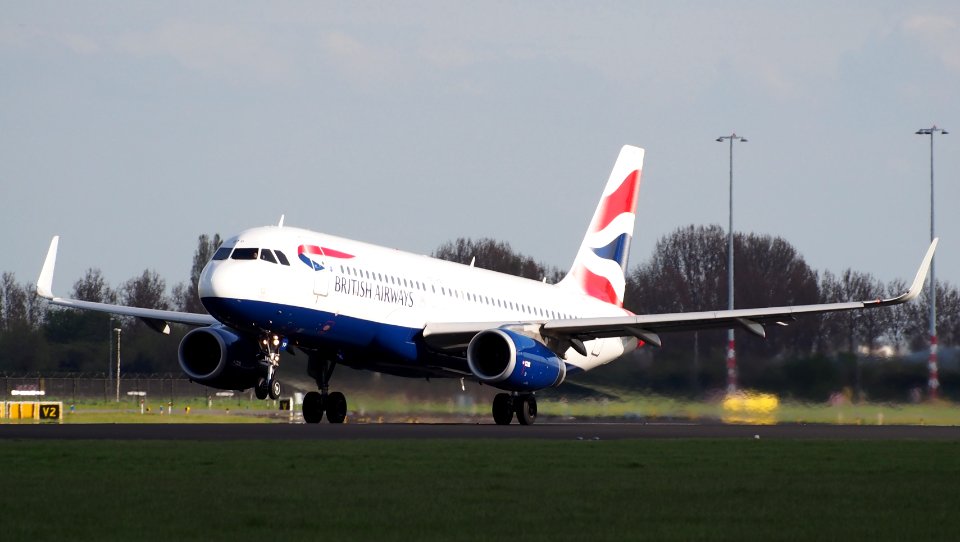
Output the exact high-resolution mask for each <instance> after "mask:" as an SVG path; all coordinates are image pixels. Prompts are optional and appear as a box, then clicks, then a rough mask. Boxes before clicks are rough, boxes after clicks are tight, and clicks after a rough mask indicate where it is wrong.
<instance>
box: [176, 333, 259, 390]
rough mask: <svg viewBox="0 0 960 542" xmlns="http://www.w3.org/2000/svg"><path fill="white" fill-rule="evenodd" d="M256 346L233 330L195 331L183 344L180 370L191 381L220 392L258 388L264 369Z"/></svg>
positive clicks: (188, 334)
mask: <svg viewBox="0 0 960 542" xmlns="http://www.w3.org/2000/svg"><path fill="white" fill-rule="evenodd" d="M259 355H260V349H259V347H258V346H257V343H255V342H252V341H250V340H247V339H244V338H243V337H240V336H239V335H237V334H236V333H234V332H233V331H232V330H231V329H230V328H226V327H222V326H211V327H202V328H198V329H194V330H193V331H191V332H189V333H187V334H186V336H184V337H183V340H182V341H180V353H179V357H180V368H181V369H183V372H184V373H186V375H187V376H188V377H190V380H192V381H194V382H198V383H200V384H204V385H206V386H210V387H211V388H218V389H221V390H245V389H247V388H251V387H253V386H256V385H257V381H258V380H259V379H260V378H261V376H262V374H261V373H262V370H261V369H260V364H259V362H258V361H257V358H258V357H259Z"/></svg>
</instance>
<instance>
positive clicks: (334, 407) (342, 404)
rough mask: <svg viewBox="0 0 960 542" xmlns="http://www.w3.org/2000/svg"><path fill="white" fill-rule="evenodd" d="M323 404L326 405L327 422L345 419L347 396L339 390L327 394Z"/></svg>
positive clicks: (340, 421)
mask: <svg viewBox="0 0 960 542" xmlns="http://www.w3.org/2000/svg"><path fill="white" fill-rule="evenodd" d="M324 406H325V407H326V411H327V421H328V422H330V423H343V420H345V419H347V398H346V397H344V396H343V394H342V393H340V392H339V391H335V392H333V393H331V394H330V395H328V396H327V400H326V404H325V405H324Z"/></svg>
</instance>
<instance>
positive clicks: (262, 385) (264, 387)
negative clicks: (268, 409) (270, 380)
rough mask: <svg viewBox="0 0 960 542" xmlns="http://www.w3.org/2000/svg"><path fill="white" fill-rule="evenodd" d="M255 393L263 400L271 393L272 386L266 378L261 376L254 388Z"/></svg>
mask: <svg viewBox="0 0 960 542" xmlns="http://www.w3.org/2000/svg"><path fill="white" fill-rule="evenodd" d="M253 393H254V394H255V395H256V396H257V399H260V400H261V401H263V400H264V399H266V398H267V396H269V395H270V386H269V385H268V384H267V379H266V378H261V379H260V380H259V381H258V382H257V385H256V387H255V388H253Z"/></svg>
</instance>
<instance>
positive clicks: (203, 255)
mask: <svg viewBox="0 0 960 542" xmlns="http://www.w3.org/2000/svg"><path fill="white" fill-rule="evenodd" d="M221 243H222V241H221V240H220V234H219V233H215V234H213V237H210V236H208V235H207V234H203V235H201V236H200V237H199V238H197V249H196V250H195V251H194V252H193V266H192V267H191V268H190V281H189V282H188V283H180V284H177V285H176V286H175V287H174V288H173V299H174V302H175V304H176V306H177V309H178V310H181V311H184V312H196V313H206V312H207V310H206V309H205V308H204V307H203V303H201V302H200V294H199V292H198V285H199V284H200V274H201V273H202V272H203V268H204V266H206V265H207V262H209V261H210V258H212V257H213V254H214V252H216V250H217V248H219V247H220V244H221Z"/></svg>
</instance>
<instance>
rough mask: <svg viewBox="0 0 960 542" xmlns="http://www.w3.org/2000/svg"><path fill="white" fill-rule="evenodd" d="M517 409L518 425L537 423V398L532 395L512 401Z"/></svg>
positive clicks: (522, 396)
mask: <svg viewBox="0 0 960 542" xmlns="http://www.w3.org/2000/svg"><path fill="white" fill-rule="evenodd" d="M514 403H515V404H516V407H517V421H518V422H520V425H533V422H535V421H537V398H536V397H534V396H533V395H532V394H527V395H521V396H519V397H517V398H516V399H515V400H514Z"/></svg>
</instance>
